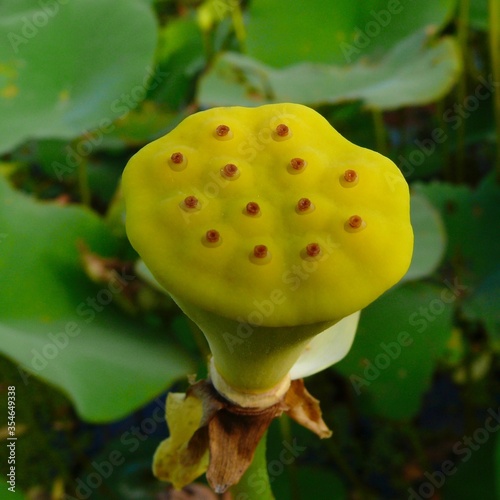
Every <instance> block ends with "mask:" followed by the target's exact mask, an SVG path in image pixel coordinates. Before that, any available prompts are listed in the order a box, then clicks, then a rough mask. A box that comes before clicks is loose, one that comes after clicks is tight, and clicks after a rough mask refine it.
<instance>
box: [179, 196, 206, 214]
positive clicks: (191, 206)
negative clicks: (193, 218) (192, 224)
mask: <svg viewBox="0 0 500 500" xmlns="http://www.w3.org/2000/svg"><path fill="white" fill-rule="evenodd" d="M180 206H181V208H183V209H184V210H186V211H187V212H195V211H197V210H199V209H200V208H201V203H200V202H199V200H198V198H196V196H188V197H186V198H184V201H182V202H181V204H180Z"/></svg>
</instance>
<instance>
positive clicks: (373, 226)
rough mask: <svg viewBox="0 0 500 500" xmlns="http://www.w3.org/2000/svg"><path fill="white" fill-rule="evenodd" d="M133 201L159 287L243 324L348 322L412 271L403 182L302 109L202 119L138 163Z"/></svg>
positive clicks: (135, 232)
mask: <svg viewBox="0 0 500 500" xmlns="http://www.w3.org/2000/svg"><path fill="white" fill-rule="evenodd" d="M123 190H124V195H125V200H126V212H127V216H126V217H127V222H126V224H127V233H128V236H129V238H130V241H131V243H132V245H133V246H134V248H135V249H136V250H137V251H138V253H139V254H140V255H141V257H142V258H143V260H144V261H145V263H146V265H147V266H148V267H149V268H150V270H151V271H152V273H153V274H154V275H155V277H156V278H157V280H158V281H159V282H160V283H161V284H162V285H163V286H164V287H165V288H166V289H167V290H168V291H169V292H170V293H171V294H172V296H173V298H174V299H176V298H177V299H179V301H181V302H182V303H190V304H192V305H194V306H195V307H196V308H199V309H202V310H205V311H208V312H210V313H214V314H216V315H220V316H223V317H226V318H229V319H232V320H235V321H238V322H248V323H252V322H254V321H253V319H252V318H253V317H254V316H255V313H256V311H257V312H258V313H259V323H260V325H261V326H268V327H284V326H293V325H305V324H312V323H318V322H328V321H332V322H333V321H337V320H339V319H341V318H343V317H345V316H347V315H349V314H351V313H353V312H355V311H357V310H359V309H362V308H363V307H365V306H366V305H368V304H369V303H370V302H372V301H373V300H375V299H376V298H377V297H378V296H379V295H380V294H382V293H383V292H384V291H385V290H387V289H388V288H390V287H391V286H392V285H394V284H395V283H396V282H397V281H399V280H400V279H401V277H402V276H403V275H404V274H405V272H406V270H407V269H408V266H409V264H410V260H411V255H412V248H413V233H412V229H411V225H410V215H409V192H408V186H407V184H406V182H405V180H404V178H403V176H402V174H401V173H400V171H399V169H398V168H397V167H396V165H394V163H392V162H391V161H390V160H389V159H387V158H385V157H384V156H382V155H380V154H378V153H376V152H373V151H370V150H367V149H364V148H361V147H359V146H356V145H354V144H352V143H351V142H349V141H347V140H346V139H345V138H344V137H342V136H341V135H340V134H339V133H338V132H337V131H336V130H335V129H334V128H332V127H331V125H330V124H329V123H328V122H327V121H326V120H325V119H324V118H323V117H322V116H321V115H319V114H318V113H317V112H315V111H313V110H312V109H310V108H307V107H305V106H302V105H298V104H273V105H265V106H261V107H256V108H243V107H229V108H214V109H210V110H207V111H202V112H199V113H196V114H193V115H191V116H189V117H188V118H186V119H185V120H184V121H183V122H181V123H180V124H179V125H178V126H177V127H176V128H175V129H174V130H172V131H171V132H170V133H168V134H167V135H165V136H164V137H162V138H160V139H158V140H156V141H154V142H152V143H150V144H149V145H147V146H145V147H144V148H143V149H141V150H140V151H139V152H138V153H137V154H136V155H135V156H134V157H133V158H132V159H131V160H130V161H129V163H128V165H127V167H126V169H125V172H124V175H123ZM252 315H253V316H252Z"/></svg>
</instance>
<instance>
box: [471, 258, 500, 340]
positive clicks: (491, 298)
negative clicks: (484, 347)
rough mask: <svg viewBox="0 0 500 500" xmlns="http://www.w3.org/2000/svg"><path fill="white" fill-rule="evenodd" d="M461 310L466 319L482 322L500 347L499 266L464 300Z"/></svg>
mask: <svg viewBox="0 0 500 500" xmlns="http://www.w3.org/2000/svg"><path fill="white" fill-rule="evenodd" d="M462 309H463V313H464V314H465V316H466V317H467V318H468V319H470V320H472V321H482V322H483V323H484V325H485V327H486V329H487V331H488V332H489V333H490V334H491V335H492V337H493V339H494V341H495V344H496V345H497V346H499V347H500V266H499V267H497V270H496V271H495V272H493V273H492V274H490V275H489V276H487V277H486V278H485V279H484V280H483V281H482V282H481V283H480V284H479V286H478V287H477V288H476V289H475V290H474V292H473V293H472V294H471V295H469V296H468V297H467V298H466V299H465V300H464V302H463V304H462Z"/></svg>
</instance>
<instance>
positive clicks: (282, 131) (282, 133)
mask: <svg viewBox="0 0 500 500" xmlns="http://www.w3.org/2000/svg"><path fill="white" fill-rule="evenodd" d="M290 137H292V131H291V130H290V129H289V128H288V126H287V125H285V124H284V123H280V124H279V125H278V126H277V127H276V128H275V129H274V134H273V139H274V140H275V141H284V140H286V139H290Z"/></svg>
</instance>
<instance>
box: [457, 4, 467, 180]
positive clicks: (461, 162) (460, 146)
mask: <svg viewBox="0 0 500 500" xmlns="http://www.w3.org/2000/svg"><path fill="white" fill-rule="evenodd" d="M469 9H470V0H461V2H460V7H459V14H458V41H459V44H460V50H461V52H462V64H463V71H462V76H461V78H460V81H459V82H458V88H457V97H458V102H459V103H460V104H463V102H464V101H465V98H466V97H467V72H466V71H465V69H466V66H467V56H466V54H467V40H468V38H469ZM464 179H465V120H464V121H462V124H461V126H460V127H459V129H458V130H457V179H456V180H457V182H463V181H464Z"/></svg>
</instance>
